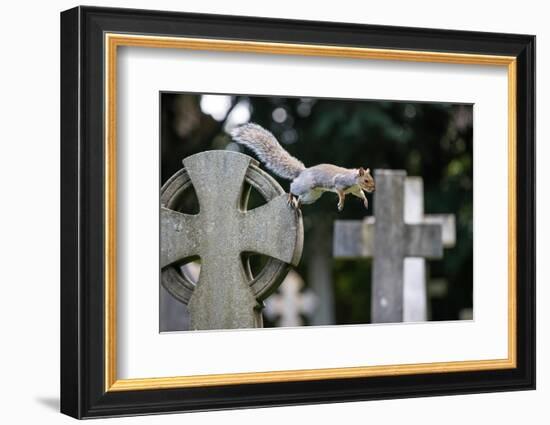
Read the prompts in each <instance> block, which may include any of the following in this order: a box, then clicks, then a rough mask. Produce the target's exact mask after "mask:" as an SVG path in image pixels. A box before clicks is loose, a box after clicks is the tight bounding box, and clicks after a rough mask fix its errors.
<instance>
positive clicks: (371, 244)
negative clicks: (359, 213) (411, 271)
mask: <svg viewBox="0 0 550 425" xmlns="http://www.w3.org/2000/svg"><path fill="white" fill-rule="evenodd" d="M375 181H376V194H375V203H374V217H368V218H367V219H365V220H363V221H358V220H339V221H337V222H336V223H335V232H334V256H335V257H336V258H358V257H359V258H366V257H373V259H374V260H373V275H372V321H373V323H387V322H402V321H403V320H404V310H405V308H404V306H405V305H406V302H407V300H404V294H405V292H404V282H405V270H404V269H405V261H404V260H405V259H406V258H408V257H420V258H434V259H435V258H441V257H442V256H443V240H442V225H441V224H439V223H435V224H434V223H426V222H425V221H424V220H421V221H420V222H418V221H417V222H413V223H407V222H406V221H405V181H406V173H405V172H404V171H400V170H376V172H375ZM413 294H414V292H413ZM410 301H411V303H412V299H411V300H410ZM407 304H408V303H407Z"/></svg>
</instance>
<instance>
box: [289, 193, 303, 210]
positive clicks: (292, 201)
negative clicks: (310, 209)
mask: <svg viewBox="0 0 550 425" xmlns="http://www.w3.org/2000/svg"><path fill="white" fill-rule="evenodd" d="M287 204H288V205H289V206H290V207H292V208H294V209H295V210H297V209H299V208H300V198H298V197H297V196H296V195H293V194H292V193H291V192H289V193H288V200H287Z"/></svg>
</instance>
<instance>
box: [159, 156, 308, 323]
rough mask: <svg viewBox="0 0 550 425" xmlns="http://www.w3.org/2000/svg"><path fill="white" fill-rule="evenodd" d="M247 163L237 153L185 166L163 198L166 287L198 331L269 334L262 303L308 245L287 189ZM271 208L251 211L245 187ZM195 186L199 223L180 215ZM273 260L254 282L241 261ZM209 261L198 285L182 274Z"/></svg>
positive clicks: (162, 260)
mask: <svg viewBox="0 0 550 425" xmlns="http://www.w3.org/2000/svg"><path fill="white" fill-rule="evenodd" d="M256 164H257V163H256V161H254V160H253V159H252V158H251V157H249V156H247V155H243V154H240V153H236V152H229V151H208V152H202V153H199V154H196V155H193V156H190V157H188V158H185V159H184V160H183V165H184V169H183V170H182V172H180V173H176V175H174V176H173V177H172V178H171V179H170V180H169V181H168V182H167V183H166V184H165V185H164V186H163V188H162V190H161V256H160V263H161V268H162V269H163V273H162V283H163V285H164V287H165V288H166V289H167V290H168V291H169V292H170V293H171V294H172V295H173V296H175V297H176V298H178V299H179V300H180V301H182V302H185V303H188V307H189V313H190V316H191V326H190V327H191V329H230V328H252V327H260V326H261V315H260V313H259V311H260V303H259V301H261V300H262V299H263V298H265V297H267V296H268V295H269V294H270V293H271V292H273V291H274V290H275V289H276V288H277V286H278V284H279V283H280V281H281V280H282V279H283V278H284V275H285V274H286V272H287V264H293V265H296V264H297V263H298V261H299V259H300V256H301V250H302V243H303V229H302V220H301V215H300V213H299V212H297V211H295V210H293V209H292V208H290V207H289V206H288V205H287V197H286V195H285V194H284V191H283V190H282V188H281V187H280V186H279V185H278V184H277V182H275V180H273V179H272V178H271V177H270V176H269V175H268V174H267V173H265V172H263V171H262V170H260V169H259V168H258V167H257V166H256ZM245 182H247V183H249V184H250V185H251V186H253V187H255V188H256V189H257V190H258V191H259V192H260V194H261V195H262V196H263V197H264V198H265V199H266V200H267V201H268V202H267V203H266V204H265V205H262V206H260V207H258V208H255V209H252V210H248V211H247V210H246V198H247V194H246V193H244V194H243V187H244V183H245ZM191 183H192V185H193V187H194V188H195V192H196V194H197V198H198V201H199V206H200V212H199V214H197V215H190V214H184V213H181V212H178V211H176V210H175V209H177V205H178V197H180V196H181V193H182V192H183V190H185V189H186V188H188V187H189V186H190V184H191ZM243 252H252V253H258V254H263V255H267V256H269V257H272V260H271V262H270V263H269V264H268V266H266V268H265V269H264V270H263V271H262V273H260V276H259V277H257V278H254V277H253V276H252V275H251V273H250V270H247V269H245V268H244V267H243V262H242V260H241V254H242V253H243ZM197 256H198V257H200V259H201V271H200V276H199V279H198V282H197V284H196V285H193V283H191V282H189V281H187V280H186V279H185V277H184V276H182V275H178V274H177V272H175V271H174V270H175V269H177V266H178V265H181V264H182V263H185V262H186V261H189V260H190V259H195V258H196V257H197Z"/></svg>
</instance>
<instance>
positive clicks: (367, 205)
mask: <svg viewBox="0 0 550 425" xmlns="http://www.w3.org/2000/svg"><path fill="white" fill-rule="evenodd" d="M363 204H364V205H365V208H366V209H367V210H368V209H369V201H367V200H366V199H365V202H363Z"/></svg>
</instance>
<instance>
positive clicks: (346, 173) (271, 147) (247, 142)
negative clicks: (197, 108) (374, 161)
mask: <svg viewBox="0 0 550 425" xmlns="http://www.w3.org/2000/svg"><path fill="white" fill-rule="evenodd" d="M230 134H231V137H232V138H233V139H234V140H235V141H236V142H237V143H239V144H242V145H244V146H246V147H247V148H249V149H250V150H252V151H253V152H254V153H255V154H256V155H257V156H258V158H259V159H260V161H262V162H263V163H264V164H265V166H266V167H267V168H268V169H270V170H271V171H273V172H274V173H275V174H277V175H278V176H280V177H282V178H285V179H288V180H291V181H292V183H291V184H290V193H289V194H288V195H289V198H288V200H289V205H292V206H293V207H294V208H299V207H300V205H302V204H312V203H314V202H315V201H316V200H317V199H319V198H320V197H321V195H323V193H324V192H335V193H336V194H337V195H338V211H342V210H343V209H344V200H345V197H346V195H347V194H351V195H354V196H357V197H358V198H360V199H361V200H362V201H363V203H364V205H365V208H368V207H369V202H368V200H367V197H366V196H365V191H366V192H368V193H372V192H374V191H375V188H376V187H375V184H374V179H373V178H372V176H371V173H370V169H369V168H367V169H364V168H362V167H361V168H352V169H349V168H342V167H338V166H336V165H332V164H319V165H315V166H313V167H309V168H306V166H305V165H304V164H303V163H302V162H301V161H300V160H298V159H296V158H294V157H293V156H292V155H290V154H289V153H288V152H287V151H286V150H285V149H284V148H283V147H282V146H281V145H280V144H279V142H278V141H277V139H276V138H275V136H273V134H271V132H269V131H268V130H266V129H265V128H263V127H261V126H260V125H258V124H254V123H248V124H245V125H242V126H240V127H237V128H235V129H233V130H232V131H231V132H230Z"/></svg>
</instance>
